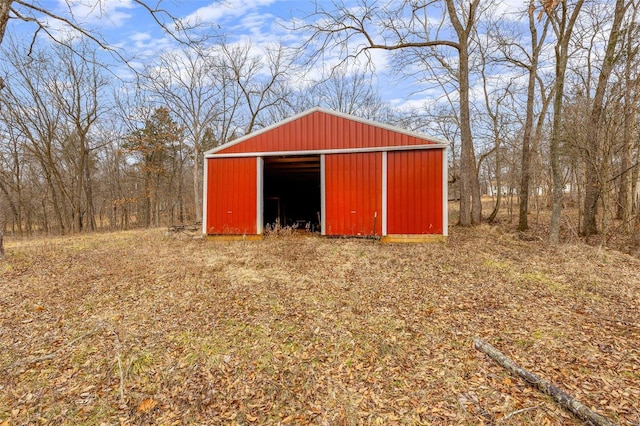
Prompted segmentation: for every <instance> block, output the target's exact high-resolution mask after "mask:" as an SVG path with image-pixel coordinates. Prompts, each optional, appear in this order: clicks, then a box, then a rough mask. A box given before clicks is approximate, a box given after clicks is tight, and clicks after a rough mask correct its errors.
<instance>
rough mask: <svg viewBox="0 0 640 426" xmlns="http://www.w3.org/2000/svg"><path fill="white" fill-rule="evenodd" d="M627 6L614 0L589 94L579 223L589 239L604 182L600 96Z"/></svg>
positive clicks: (615, 53)
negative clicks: (581, 211)
mask: <svg viewBox="0 0 640 426" xmlns="http://www.w3.org/2000/svg"><path fill="white" fill-rule="evenodd" d="M627 7H628V3H627V2H626V1H625V0H616V6H615V11H614V16H613V22H612V24H611V30H610V34H609V39H608V41H607V46H606V49H605V55H604V58H603V60H602V67H601V69H600V75H599V77H598V85H597V87H596V91H595V95H594V97H593V101H592V106H591V113H590V116H589V121H588V125H587V140H586V146H585V148H586V155H587V161H586V171H585V173H586V179H587V181H586V192H585V198H584V222H583V225H582V232H583V233H584V235H585V237H586V238H589V236H591V235H593V234H595V233H597V232H598V227H597V224H596V213H597V207H598V201H599V199H600V195H601V193H602V185H603V183H604V176H603V172H602V167H603V165H604V164H606V161H603V158H602V155H601V152H602V150H603V148H602V146H601V144H602V138H603V136H604V132H603V130H604V129H603V111H604V97H605V92H606V90H607V85H608V82H609V76H610V75H611V72H612V71H613V67H614V65H615V62H616V57H617V56H618V52H617V46H618V43H619V37H620V27H621V25H622V22H623V20H624V15H625V13H626V11H627Z"/></svg>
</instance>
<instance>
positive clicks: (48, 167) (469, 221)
mask: <svg viewBox="0 0 640 426" xmlns="http://www.w3.org/2000/svg"><path fill="white" fill-rule="evenodd" d="M3 1H5V0H3ZM96 1H98V0H96ZM10 3H11V2H10ZM637 13H638V4H637V3H636V2H635V1H632V0H564V1H562V0H543V1H539V0H530V1H529V2H528V3H527V4H526V5H524V6H523V8H522V10H515V11H514V10H511V9H505V8H503V7H502V6H501V4H500V3H499V2H496V1H493V0H464V1H462V0H433V1H413V0H412V1H409V0H407V1H402V2H397V3H394V6H393V8H392V7H391V6H390V5H386V6H385V7H382V6H380V5H379V3H378V2H375V1H369V0H361V1H359V2H358V3H357V6H354V5H353V4H351V3H350V2H343V1H334V2H331V3H326V2H319V1H318V2H317V4H316V5H315V7H314V8H313V11H312V13H311V14H310V15H309V16H306V17H305V18H304V19H299V20H296V21H293V22H292V23H291V24H290V29H291V31H293V32H294V33H295V34H298V35H299V37H300V39H302V40H304V42H303V43H300V44H299V45H297V46H291V45H284V44H280V43H273V44H270V45H261V46H258V45H254V44H251V43H250V42H236V41H229V40H228V39H226V38H225V37H223V36H218V37H217V38H216V39H215V40H212V39H209V40H208V41H206V42H204V43H202V42H196V41H195V40H193V39H187V41H185V42H182V43H179V44H177V45H176V46H175V47H174V48H172V49H170V50H166V51H163V52H157V54H156V55H154V57H153V58H152V59H148V60H146V61H145V63H144V65H143V66H138V67H136V68H135V69H133V68H123V69H126V70H129V71H130V77H131V78H129V79H127V78H123V77H122V76H116V75H113V73H112V72H111V71H110V70H109V67H106V66H105V64H104V63H103V62H102V59H101V58H103V57H104V56H103V55H101V54H100V52H101V51H102V50H104V47H103V46H101V45H100V43H96V39H95V37H94V39H91V38H90V37H86V36H85V37H80V38H78V39H75V40H73V41H65V42H64V43H57V44H54V45H53V47H51V45H50V44H46V45H44V44H43V45H40V44H39V43H20V42H18V41H16V40H15V39H13V38H12V37H11V36H9V37H5V40H4V41H3V44H2V50H3V52H2V56H3V62H2V66H1V68H2V69H1V70H0V72H1V73H2V74H1V77H2V86H3V88H2V91H1V94H2V96H0V132H1V133H0V134H1V136H0V206H1V207H2V208H0V217H3V219H1V220H0V224H2V223H3V229H5V230H6V231H7V232H10V233H13V234H17V235H30V234H33V233H37V232H48V233H67V232H83V231H95V230H99V229H127V228H131V227H139V226H160V225H166V224H174V223H185V222H197V221H200V220H202V217H201V211H202V205H201V202H202V198H201V195H202V161H203V158H202V157H203V155H202V154H203V152H205V151H206V150H208V149H210V148H212V147H215V146H217V145H220V144H222V143H225V142H228V141H231V140H233V139H234V138H237V137H239V136H242V135H244V134H247V133H250V132H251V131H254V130H256V129H259V128H262V127H265V126H268V125H270V124H272V123H275V122H277V121H279V120H282V119H284V118H286V117H288V116H291V115H293V114H295V113H298V112H301V111H304V110H306V109H308V108H310V107H313V106H317V105H320V106H325V107H328V108H331V109H335V110H338V111H342V112H346V113H349V114H354V115H357V116H362V117H365V118H369V119H373V120H377V121H381V122H384V123H388V124H392V125H397V126H401V127H403V128H407V129H410V130H415V131H422V132H425V133H428V134H432V135H434V136H439V137H441V138H444V139H446V140H448V141H450V145H451V149H450V150H449V156H450V158H449V170H450V180H451V182H450V188H451V190H452V193H451V194H450V196H451V198H455V199H459V202H460V215H459V220H458V222H459V224H460V225H464V226H468V225H474V224H478V223H480V222H481V221H483V220H488V221H493V220H496V219H497V214H498V212H499V210H500V209H505V208H506V209H508V212H509V217H510V218H512V220H513V226H514V227H515V228H517V229H518V230H520V231H526V230H527V229H528V228H529V227H530V223H529V218H530V216H531V214H532V213H536V212H540V211H547V210H548V211H550V221H549V239H550V241H551V242H552V243H557V242H559V241H561V240H562V235H565V234H566V232H573V233H575V234H576V235H578V234H579V235H582V236H584V237H585V238H587V239H588V240H594V241H595V240H596V239H597V240H599V241H604V242H606V241H608V240H610V239H612V238H616V239H625V241H626V242H627V243H628V244H630V245H635V246H636V247H637V246H638V245H640V214H639V212H638V204H639V202H640V195H639V194H640V187H639V186H638V182H639V178H640V176H639V166H638V165H639V162H640V133H639V131H638V120H637V118H638V107H639V105H640V104H639V90H638V89H639V84H640V80H639V79H638V70H639V69H640V67H639V65H640V64H639V63H638V40H640V37H639V34H638V25H637ZM1 14H2V8H0V15H1ZM2 29H3V31H4V28H2ZM99 40H100V39H98V41H99ZM26 52H28V54H27V53H26ZM375 52H385V54H386V58H387V59H388V62H389V64H390V65H389V67H390V68H391V70H392V71H393V72H394V73H396V74H397V76H398V79H399V80H400V79H402V80H403V81H404V82H405V83H404V84H407V85H410V87H411V88H412V89H411V90H412V91H413V92H415V93H419V92H421V91H424V92H425V93H430V94H431V97H430V98H427V100H425V101H424V103H423V104H421V105H417V106H416V105H415V103H414V104H413V105H414V106H412V107H409V106H407V105H401V104H400V105H398V104H394V105H392V104H390V103H389V102H386V101H384V100H383V99H382V98H381V97H380V95H379V93H378V92H377V90H376V86H375V84H373V83H372V82H373V80H372V79H371V77H372V75H374V74H375V61H374V58H375V57H376V55H375V54H374V53H375ZM332 55H333V56H335V57H337V58H338V59H337V61H336V62H334V63H331V67H330V68H331V70H330V71H331V72H330V74H329V76H324V77H323V78H315V79H314V78H312V77H311V75H315V74H317V71H318V69H322V68H326V63H325V62H324V61H325V60H326V58H327V57H330V56H332ZM358 64H359V65H363V64H364V65H365V66H366V65H369V67H368V68H367V67H365V68H362V67H360V68H358V70H356V71H354V68H355V66H356V65H358ZM487 195H490V196H491V200H492V202H493V204H492V208H491V211H490V212H483V211H482V200H483V197H485V198H484V199H485V200H486V199H487V198H486V196H487ZM567 205H572V206H575V207H576V208H577V209H576V211H577V213H578V215H577V217H575V218H574V217H571V218H568V217H563V207H566V206H567Z"/></svg>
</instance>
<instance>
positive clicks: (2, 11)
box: [0, 0, 13, 81]
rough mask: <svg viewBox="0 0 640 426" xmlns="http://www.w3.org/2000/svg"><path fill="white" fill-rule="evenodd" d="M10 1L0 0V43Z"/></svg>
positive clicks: (7, 20)
mask: <svg viewBox="0 0 640 426" xmlns="http://www.w3.org/2000/svg"><path fill="white" fill-rule="evenodd" d="M11 3H13V0H0V43H2V39H3V38H4V31H5V30H6V28H7V23H8V22H9V12H10V10H11ZM0 81H2V80H0Z"/></svg>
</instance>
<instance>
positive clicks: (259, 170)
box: [256, 157, 264, 235]
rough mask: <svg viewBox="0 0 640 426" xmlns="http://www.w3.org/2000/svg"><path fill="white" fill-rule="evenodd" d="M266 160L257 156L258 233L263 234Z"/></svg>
mask: <svg viewBox="0 0 640 426" xmlns="http://www.w3.org/2000/svg"><path fill="white" fill-rule="evenodd" d="M263 170H264V160H263V158H262V157H256V234H258V235H261V234H262V231H263V229H262V228H263V224H264V221H263V213H264V197H263V195H264V194H263V193H264V186H263V185H264V179H263Z"/></svg>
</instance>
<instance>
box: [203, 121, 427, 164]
mask: <svg viewBox="0 0 640 426" xmlns="http://www.w3.org/2000/svg"><path fill="white" fill-rule="evenodd" d="M428 143H430V142H429V141H427V140H425V139H422V138H417V137H415V136H409V135H406V134H401V133H397V132H393V131H391V130H388V129H385V128H382V127H378V126H373V125H370V124H366V123H361V122H359V121H353V120H348V119H346V118H344V117H338V116H335V115H331V114H327V113H325V112H322V111H314V112H312V113H310V114H308V115H305V116H302V117H300V118H298V119H297V120H294V121H291V122H288V123H285V124H282V125H281V126H278V127H275V128H273V129H271V130H269V131H267V132H265V133H261V134H258V135H256V136H254V137H252V138H249V139H247V140H245V141H242V142H240V143H238V144H236V145H233V146H230V147H229V148H226V149H223V150H221V151H218V152H217V153H216V154H231V153H242V152H278V151H307V150H320V149H346V148H363V147H381V146H400V145H424V144H428Z"/></svg>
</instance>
